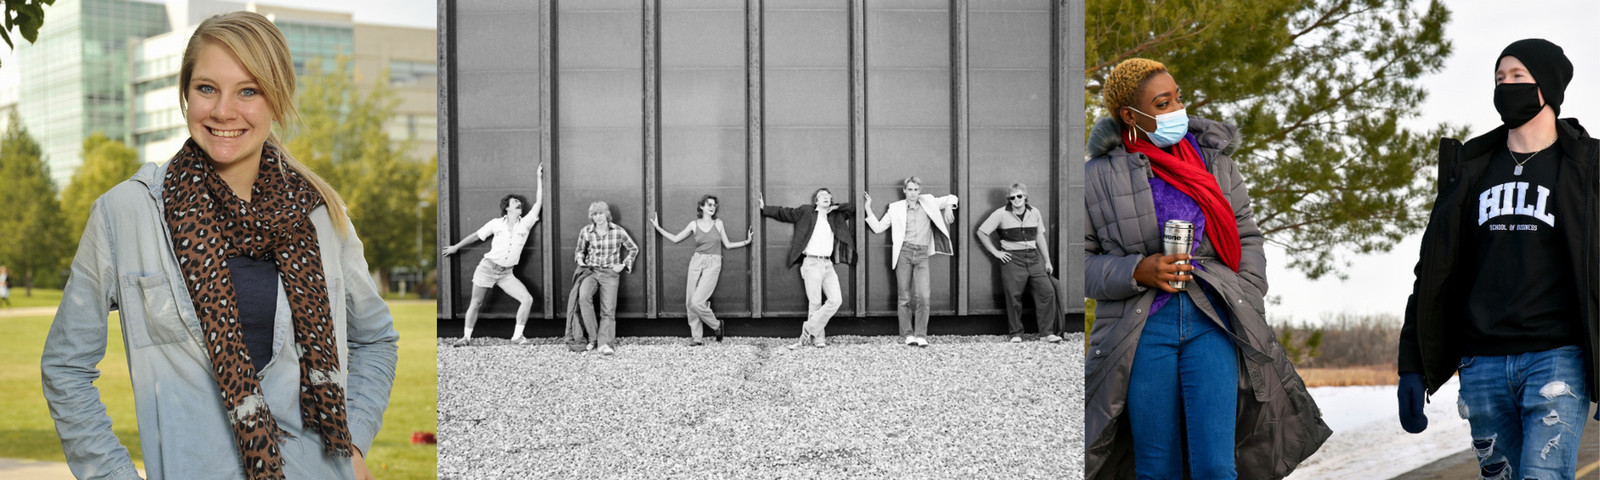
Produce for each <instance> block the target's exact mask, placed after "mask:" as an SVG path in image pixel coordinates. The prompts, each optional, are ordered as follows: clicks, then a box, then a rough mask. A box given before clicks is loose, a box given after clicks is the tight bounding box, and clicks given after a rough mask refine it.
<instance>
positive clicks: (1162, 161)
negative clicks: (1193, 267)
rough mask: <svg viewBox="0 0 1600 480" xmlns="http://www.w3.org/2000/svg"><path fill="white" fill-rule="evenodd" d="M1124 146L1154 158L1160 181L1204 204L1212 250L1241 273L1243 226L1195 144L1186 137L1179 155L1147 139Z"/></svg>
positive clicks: (1152, 163)
mask: <svg viewBox="0 0 1600 480" xmlns="http://www.w3.org/2000/svg"><path fill="white" fill-rule="evenodd" d="M1122 145H1123V146H1124V147H1126V148H1127V149H1128V153H1143V154H1144V156H1146V157H1150V166H1151V169H1152V170H1155V173H1156V177H1157V178H1160V179H1161V180H1162V181H1165V182H1167V183H1168V184H1170V185H1172V186H1174V187H1177V188H1178V191H1180V192H1183V193H1184V194H1185V195H1188V196H1189V198H1192V199H1194V202H1195V203H1198V204H1200V211H1201V212H1202V213H1204V214H1205V215H1206V238H1209V239H1211V246H1212V247H1215V248H1216V250H1217V256H1219V257H1222V263H1224V264H1227V265H1228V268H1232V269H1233V271H1235V272H1237V271H1239V257H1240V256H1241V251H1242V250H1243V248H1242V247H1240V246H1239V222H1238V221H1236V220H1235V219H1234V218H1233V205H1231V204H1229V203H1228V198H1227V197H1224V196H1222V187H1221V186H1219V185H1217V177H1216V176H1214V175H1212V174H1211V172H1207V171H1206V163H1205V160H1204V159H1202V158H1200V151H1199V150H1198V149H1196V148H1195V147H1194V144H1192V143H1190V142H1189V139H1188V138H1187V137H1185V138H1184V139H1183V140H1182V141H1179V142H1178V144H1177V145H1174V148H1173V149H1172V151H1173V152H1176V153H1177V155H1173V154H1171V153H1167V152H1166V151H1164V150H1162V149H1160V148H1156V146H1155V145H1154V144H1151V143H1150V142H1149V141H1148V140H1143V139H1140V140H1138V141H1135V142H1134V143H1133V144H1132V145H1129V144H1128V143H1127V141H1126V139H1124V141H1123V144H1122Z"/></svg>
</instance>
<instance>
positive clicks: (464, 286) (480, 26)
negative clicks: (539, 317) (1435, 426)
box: [440, 1, 547, 318]
mask: <svg viewBox="0 0 1600 480" xmlns="http://www.w3.org/2000/svg"><path fill="white" fill-rule="evenodd" d="M454 11H455V14H456V15H457V18H458V19H459V20H458V23H457V24H458V25H461V24H466V25H474V26H475V27H472V28H456V29H453V31H454V32H455V33H454V39H455V45H454V48H452V51H453V57H452V58H454V69H455V72H454V73H455V75H454V78H453V79H452V81H453V84H454V88H453V89H452V91H453V92H454V99H453V103H454V105H455V107H456V108H458V109H460V111H464V112H472V113H470V114H466V115H456V116H454V123H455V129H456V134H455V135H454V136H453V137H454V138H453V143H454V148H453V150H454V151H455V152H456V156H457V157H456V158H455V159H454V161H452V162H449V163H447V165H451V166H452V167H453V170H454V172H455V175H453V178H456V179H458V180H457V183H456V184H455V188H454V189H452V191H451V195H450V196H451V197H452V200H453V201H452V202H449V203H448V207H446V206H445V204H444V203H441V208H449V209H450V212H451V213H450V214H449V215H440V221H441V222H443V221H449V222H450V225H448V228H441V229H440V230H441V231H445V232H448V234H447V235H446V238H445V240H446V241H447V242H448V243H441V246H443V245H450V244H454V243H456V242H458V241H460V240H461V239H462V238H464V237H466V236H468V235H471V234H472V233H473V232H476V231H477V230H478V228H479V227H482V226H483V225H484V223H486V222H488V221H489V220H491V219H493V218H496V217H499V216H500V215H503V214H504V213H503V212H501V211H500V210H499V206H500V199H501V198H503V197H505V196H506V195H509V194H519V195H522V196H523V197H524V198H527V199H528V200H529V202H533V201H535V200H534V198H533V195H534V192H535V190H536V185H535V182H534V178H535V171H536V169H537V167H538V165H539V162H540V161H541V160H543V159H542V158H541V153H540V149H539V136H540V135H541V132H542V131H543V129H544V125H543V122H542V121H541V119H540V117H539V109H540V102H539V95H538V85H539V78H540V74H541V72H540V70H539V59H538V56H537V55H532V54H529V52H538V51H539V46H540V39H541V38H542V35H543V32H541V31H540V29H539V21H538V20H539V5H538V4H537V3H530V4H521V3H507V4H500V3H493V2H482V1H463V2H458V3H457V4H456V5H455V6H454ZM442 163H443V162H442ZM534 228H536V229H537V228H544V225H543V224H542V223H541V224H540V225H539V226H537V227H534ZM490 243H491V242H478V243H476V244H474V245H472V246H470V247H468V248H464V249H462V250H461V251H460V252H459V253H457V254H456V255H454V256H452V257H449V258H446V259H445V260H444V261H445V263H444V264H443V265H447V266H448V267H447V268H446V269H444V271H445V272H452V273H453V275H454V276H453V277H452V278H453V279H454V281H455V283H453V287H454V288H453V289H454V290H456V291H458V292H465V293H466V295H464V296H461V298H459V299H458V301H455V302H451V303H450V309H451V313H453V314H457V315H464V314H465V312H466V309H467V303H468V302H467V300H468V299H470V298H471V289H472V284H471V279H472V271H473V269H474V268H476V267H477V265H478V262H479V261H480V260H482V259H483V255H484V254H486V253H488V252H489V246H490ZM541 247H542V243H541V240H540V237H539V236H538V235H532V236H531V237H530V238H529V240H528V243H527V244H526V245H524V247H523V252H522V261H521V262H520V263H518V264H517V267H516V268H515V269H513V272H514V273H515V274H516V276H517V278H518V279H520V280H522V282H523V283H524V284H525V285H527V286H528V289H529V290H530V291H531V292H534V293H535V295H534V302H535V305H534V310H535V311H541V310H543V308H544V306H543V305H541V304H542V303H543V300H544V298H543V296H542V295H538V292H540V291H542V290H544V289H546V288H547V285H545V284H544V282H543V275H541V272H542V271H543V261H544V258H543V255H541V254H539V253H538V252H539V251H540V250H541ZM516 310H517V302H516V300H515V299H513V298H511V297H510V296H509V295H505V294H504V293H502V292H499V291H498V290H496V291H494V292H492V293H490V294H489V296H488V297H486V299H485V302H484V305H483V308H482V310H481V313H482V314H483V316H485V317H488V318H497V317H510V316H514V315H515V313H516Z"/></svg>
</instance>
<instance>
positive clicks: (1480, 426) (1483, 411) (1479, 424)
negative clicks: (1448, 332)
mask: <svg viewBox="0 0 1600 480" xmlns="http://www.w3.org/2000/svg"><path fill="white" fill-rule="evenodd" d="M1584 369H1585V366H1584V358H1583V351H1582V350H1581V349H1579V348H1578V347H1576V346H1566V347H1561V348H1557V349H1554V350H1545V351H1542V352H1531V353H1523V354H1518V355H1506V356H1477V357H1473V356H1469V357H1462V358H1461V367H1460V371H1461V396H1460V399H1459V400H1458V401H1457V403H1456V407H1457V408H1458V409H1460V411H1461V418H1465V419H1467V422H1468V423H1470V424H1471V425H1472V447H1473V450H1474V452H1475V453H1476V454H1477V455H1478V469H1479V475H1480V478H1485V479H1490V480H1495V479H1506V480H1519V479H1530V478H1533V479H1541V480H1555V479H1571V478H1573V475H1574V474H1575V473H1576V472H1577V470H1578V450H1579V447H1578V441H1579V439H1581V438H1583V424H1584V421H1585V420H1588V413H1589V387H1588V385H1586V384H1585V383H1584Z"/></svg>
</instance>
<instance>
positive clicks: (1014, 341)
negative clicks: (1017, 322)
mask: <svg viewBox="0 0 1600 480" xmlns="http://www.w3.org/2000/svg"><path fill="white" fill-rule="evenodd" d="M1011 343H1022V337H1011Z"/></svg>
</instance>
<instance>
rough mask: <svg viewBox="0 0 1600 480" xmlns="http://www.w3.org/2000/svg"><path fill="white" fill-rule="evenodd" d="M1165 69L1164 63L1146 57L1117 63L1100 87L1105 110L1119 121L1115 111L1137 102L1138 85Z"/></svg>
mask: <svg viewBox="0 0 1600 480" xmlns="http://www.w3.org/2000/svg"><path fill="white" fill-rule="evenodd" d="M1165 71H1167V66H1166V65H1164V64H1162V63H1161V62H1157V61H1155V60H1151V59H1148V58H1130V59H1127V60H1123V61H1122V63H1118V64H1117V66H1116V68H1112V69H1111V74H1110V75H1106V82H1105V85H1102V86H1101V87H1100V98H1101V100H1102V101H1104V102H1105V107H1106V112H1107V113H1110V114H1111V115H1112V116H1113V117H1116V118H1118V123H1121V117H1120V116H1118V115H1119V114H1118V113H1117V112H1120V111H1122V107H1127V106H1132V105H1135V104H1137V103H1138V100H1139V86H1140V85H1142V84H1144V81H1145V80H1147V79H1149V78H1150V77H1152V76H1154V75H1155V74H1157V73H1162V72H1165Z"/></svg>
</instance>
